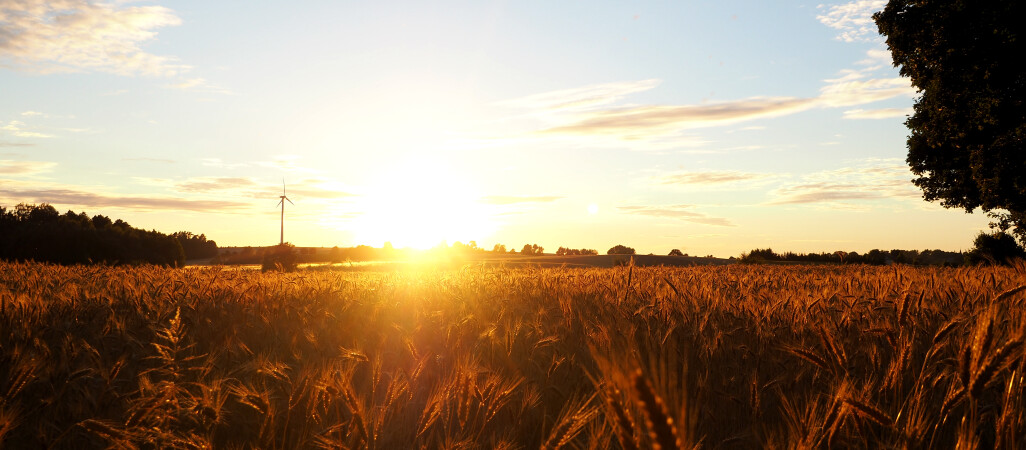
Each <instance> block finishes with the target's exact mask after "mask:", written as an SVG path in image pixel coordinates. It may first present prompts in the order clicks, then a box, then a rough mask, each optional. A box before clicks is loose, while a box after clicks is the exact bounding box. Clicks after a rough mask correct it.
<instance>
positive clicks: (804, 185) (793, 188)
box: [769, 160, 922, 207]
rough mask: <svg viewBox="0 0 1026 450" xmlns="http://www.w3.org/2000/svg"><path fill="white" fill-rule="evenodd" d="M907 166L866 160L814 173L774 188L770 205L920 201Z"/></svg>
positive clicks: (897, 162)
mask: <svg viewBox="0 0 1026 450" xmlns="http://www.w3.org/2000/svg"><path fill="white" fill-rule="evenodd" d="M911 180H912V175H911V173H910V172H909V169H908V166H906V165H904V164H901V162H900V160H868V161H865V162H863V163H862V164H860V165H858V166H855V167H846V168H842V169H837V170H826V171H821V172H815V173H811V174H808V175H805V176H803V177H801V179H800V180H798V181H796V182H793V183H787V184H784V185H782V186H781V187H779V188H777V189H776V190H774V191H773V192H771V195H772V196H773V197H775V198H774V200H772V201H771V202H769V204H771V205H797V204H811V203H827V204H831V205H834V206H841V207H844V206H850V205H846V204H845V202H846V201H851V200H886V199H899V200H901V199H915V200H918V199H920V198H921V196H922V194H921V193H920V191H919V189H918V188H916V187H915V185H913V184H912V182H911Z"/></svg>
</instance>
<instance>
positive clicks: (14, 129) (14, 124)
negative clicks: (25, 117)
mask: <svg viewBox="0 0 1026 450" xmlns="http://www.w3.org/2000/svg"><path fill="white" fill-rule="evenodd" d="M0 131H7V132H9V133H10V134H12V135H14V136H17V137H27V138H49V137H53V136H51V135H49V134H45V133H40V132H37V131H31V130H26V129H25V122H21V121H18V120H12V121H10V122H7V125H4V126H0Z"/></svg>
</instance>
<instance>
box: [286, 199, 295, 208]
mask: <svg viewBox="0 0 1026 450" xmlns="http://www.w3.org/2000/svg"><path fill="white" fill-rule="evenodd" d="M285 200H289V198H288V197H285ZM289 203H292V200H289ZM292 206H296V204H295V203H292Z"/></svg>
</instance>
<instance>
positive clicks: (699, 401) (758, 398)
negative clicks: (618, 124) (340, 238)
mask: <svg viewBox="0 0 1026 450" xmlns="http://www.w3.org/2000/svg"><path fill="white" fill-rule="evenodd" d="M1023 286H1026V266H1024V265H1019V266H1017V267H1014V268H972V269H966V268H962V269H940V268H929V269H916V268H909V267H864V266H855V267H837V266H833V267H810V266H800V267H786V266H774V267H767V266H723V267H696V268H640V267H630V266H628V267H619V268H610V269H568V268H561V269H560V268H553V269H537V268H533V269H532V268H517V269H506V268H481V267H465V268H463V269H459V270H445V271H405V272H404V271H396V272H379V273H372V272H360V273H356V272H345V273H343V272H330V271H316V272H314V271H307V272H299V273H294V274H273V273H271V274H261V273H259V272H253V271H238V270H230V269H223V268H216V267H214V268H205V269H196V270H174V269H160V268H111V267H58V266H48V265H40V264H10V263H0V447H4V448H8V447H9V448H46V447H53V448H70V447H75V448H107V447H117V448H509V449H512V448H539V447H546V448H611V447H612V448H626V449H636V448H655V447H661V448H675V447H679V448H697V447H701V448H789V449H793V448H821V447H839V448H847V447H856V448H867V447H872V448H879V447H884V448H936V447H950V446H952V445H956V444H957V445H958V446H960V447H964V448H977V447H980V448H991V447H997V448H1019V447H1021V446H1022V445H1024V442H1023V439H1022V436H1024V435H1026V407H1024V406H1026V394H1024V388H1023V371H1024V369H1026V367H1024V366H1023V359H1024V350H1023V348H1024V345H1023V344H1024V342H1026V341H1024V339H1026V331H1024V330H1026V328H1024V326H1026V320H1024V312H1023V302H1024V300H1026V289H1024V287H1023Z"/></svg>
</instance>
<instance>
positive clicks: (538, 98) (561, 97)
mask: <svg viewBox="0 0 1026 450" xmlns="http://www.w3.org/2000/svg"><path fill="white" fill-rule="evenodd" d="M659 83H660V81H659V80H641V81H627V82H619V83H603V84H594V85H589V86H583V87H578V88H572V89H563V90H559V91H552V92H543V93H540V94H534V95H529V96H526V97H521V98H517V99H512V100H506V101H502V102H499V103H498V104H499V105H501V106H510V107H515V108H524V109H533V110H547V111H553V110H555V111H559V110H580V109H591V108H594V107H596V106H601V105H608V104H611V103H615V102H617V101H619V100H620V99H622V98H623V97H625V96H627V95H630V94H633V93H636V92H642V91H647V90H649V89H652V88H654V87H656V86H658V85H659Z"/></svg>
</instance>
